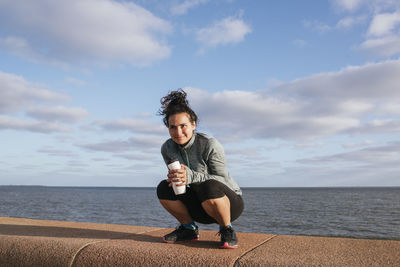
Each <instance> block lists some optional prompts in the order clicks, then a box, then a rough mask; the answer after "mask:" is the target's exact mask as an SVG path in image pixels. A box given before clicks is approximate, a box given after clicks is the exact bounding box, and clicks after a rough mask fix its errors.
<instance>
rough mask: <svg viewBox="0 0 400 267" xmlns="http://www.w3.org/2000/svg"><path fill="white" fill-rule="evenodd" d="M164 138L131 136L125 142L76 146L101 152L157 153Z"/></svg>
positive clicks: (105, 142)
mask: <svg viewBox="0 0 400 267" xmlns="http://www.w3.org/2000/svg"><path fill="white" fill-rule="evenodd" d="M164 141H165V140H164V138H162V137H160V136H151V135H146V136H133V137H131V138H129V139H127V140H109V141H103V142H98V143H86V144H78V145H77V146H79V147H81V148H84V149H87V150H93V151H103V152H114V153H116V152H118V153H120V152H127V151H141V152H152V153H153V152H154V151H155V150H156V151H157V152H159V148H160V147H161V145H162V143H163V142H164Z"/></svg>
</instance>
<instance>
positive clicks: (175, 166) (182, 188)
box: [168, 160, 186, 195]
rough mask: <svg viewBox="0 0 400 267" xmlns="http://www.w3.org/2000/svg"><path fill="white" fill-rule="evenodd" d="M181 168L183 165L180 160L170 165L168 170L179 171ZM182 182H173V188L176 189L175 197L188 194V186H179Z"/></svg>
mask: <svg viewBox="0 0 400 267" xmlns="http://www.w3.org/2000/svg"><path fill="white" fill-rule="evenodd" d="M180 168H181V164H180V163H179V160H174V161H173V162H171V163H170V164H168V169H170V170H179V169H180ZM181 183H182V182H174V181H173V182H172V188H173V189H174V193H175V195H180V194H184V193H186V185H179V184H181Z"/></svg>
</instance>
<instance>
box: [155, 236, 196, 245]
mask: <svg viewBox="0 0 400 267" xmlns="http://www.w3.org/2000/svg"><path fill="white" fill-rule="evenodd" d="M162 240H163V242H164V243H168V244H176V243H183V242H193V241H199V238H195V239H191V240H182V241H167V240H165V238H164V237H163V238H162Z"/></svg>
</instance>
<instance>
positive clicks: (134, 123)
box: [94, 119, 167, 135]
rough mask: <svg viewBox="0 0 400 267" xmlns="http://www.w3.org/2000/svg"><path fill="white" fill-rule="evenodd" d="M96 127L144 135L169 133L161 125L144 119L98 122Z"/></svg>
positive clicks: (95, 123)
mask: <svg viewBox="0 0 400 267" xmlns="http://www.w3.org/2000/svg"><path fill="white" fill-rule="evenodd" d="M94 125H96V126H100V127H101V128H102V129H104V130H108V131H131V132H134V133H142V134H160V135H164V134H166V133H167V129H166V127H165V126H163V125H161V124H160V123H155V122H152V121H147V120H143V119H115V120H113V121H96V122H94Z"/></svg>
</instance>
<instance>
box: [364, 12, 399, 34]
mask: <svg viewBox="0 0 400 267" xmlns="http://www.w3.org/2000/svg"><path fill="white" fill-rule="evenodd" d="M399 24H400V13H399V12H395V13H384V14H378V15H376V16H375V17H374V18H373V20H372V22H371V24H370V26H369V29H368V35H370V36H383V35H388V34H393V31H394V30H395V29H396V27H397V26H398V25H399Z"/></svg>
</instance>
